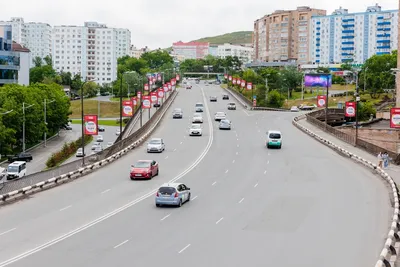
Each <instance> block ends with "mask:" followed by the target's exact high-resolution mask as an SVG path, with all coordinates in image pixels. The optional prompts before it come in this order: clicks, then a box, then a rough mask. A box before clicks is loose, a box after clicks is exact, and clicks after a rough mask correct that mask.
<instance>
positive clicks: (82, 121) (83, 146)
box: [81, 78, 88, 166]
mask: <svg viewBox="0 0 400 267" xmlns="http://www.w3.org/2000/svg"><path fill="white" fill-rule="evenodd" d="M87 82H88V80H87V78H86V79H85V81H84V82H83V83H82V85H81V130H82V133H81V134H82V136H81V139H82V140H81V142H82V143H81V146H82V155H83V157H82V166H84V165H85V122H84V112H83V87H84V86H85V84H86V83H87Z"/></svg>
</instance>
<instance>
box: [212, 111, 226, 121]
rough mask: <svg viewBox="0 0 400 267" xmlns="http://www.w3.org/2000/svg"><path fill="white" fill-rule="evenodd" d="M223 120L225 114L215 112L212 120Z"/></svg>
mask: <svg viewBox="0 0 400 267" xmlns="http://www.w3.org/2000/svg"><path fill="white" fill-rule="evenodd" d="M224 119H226V114H225V112H217V113H215V115H214V120H216V121H220V120H224Z"/></svg>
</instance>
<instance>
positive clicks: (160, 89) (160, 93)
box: [157, 88, 164, 98]
mask: <svg viewBox="0 0 400 267" xmlns="http://www.w3.org/2000/svg"><path fill="white" fill-rule="evenodd" d="M157 93H158V98H163V97H164V90H163V89H162V88H158V90H157Z"/></svg>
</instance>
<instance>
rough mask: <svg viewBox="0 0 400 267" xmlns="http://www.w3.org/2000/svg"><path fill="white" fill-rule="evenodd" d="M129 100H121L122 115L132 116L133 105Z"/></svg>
mask: <svg viewBox="0 0 400 267" xmlns="http://www.w3.org/2000/svg"><path fill="white" fill-rule="evenodd" d="M132 105H133V104H132V101H131V100H124V101H122V117H132V116H133V107H132Z"/></svg>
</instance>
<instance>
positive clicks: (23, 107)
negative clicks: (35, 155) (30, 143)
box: [22, 102, 35, 152]
mask: <svg viewBox="0 0 400 267" xmlns="http://www.w3.org/2000/svg"><path fill="white" fill-rule="evenodd" d="M34 105H35V104H32V105H29V106H27V107H25V102H23V103H22V113H23V116H24V118H23V121H22V152H25V146H26V144H25V109H27V108H30V107H33V106H34Z"/></svg>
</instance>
